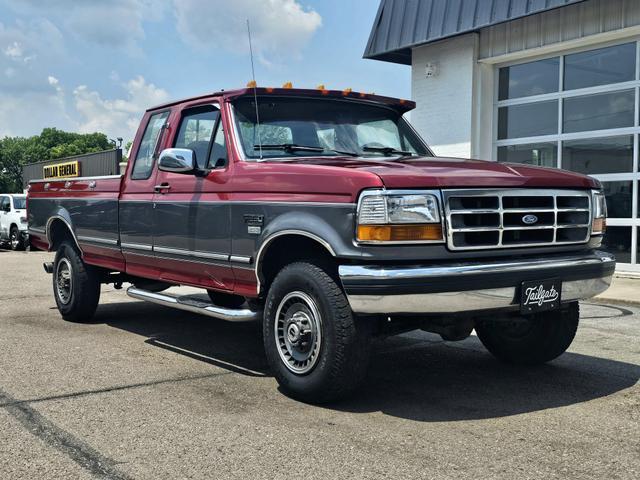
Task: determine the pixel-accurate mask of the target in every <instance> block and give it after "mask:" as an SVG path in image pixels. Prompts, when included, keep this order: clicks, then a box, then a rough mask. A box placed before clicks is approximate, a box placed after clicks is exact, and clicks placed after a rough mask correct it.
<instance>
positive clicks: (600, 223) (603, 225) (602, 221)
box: [591, 218, 607, 234]
mask: <svg viewBox="0 0 640 480" xmlns="http://www.w3.org/2000/svg"><path fill="white" fill-rule="evenodd" d="M606 230H607V219H606V218H594V219H593V223H592V224H591V231H592V232H594V233H595V234H600V233H604V232H605V231H606Z"/></svg>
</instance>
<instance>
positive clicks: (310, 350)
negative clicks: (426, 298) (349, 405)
mask: <svg viewBox="0 0 640 480" xmlns="http://www.w3.org/2000/svg"><path fill="white" fill-rule="evenodd" d="M263 336H264V347H265V352H266V356H267V360H268V362H269V365H270V366H271V369H272V370H273V372H274V375H275V378H276V380H277V381H278V383H279V384H280V386H281V388H282V390H283V391H284V392H285V393H287V394H288V395H290V396H292V397H294V398H297V399H300V400H303V401H307V402H312V403H324V402H329V401H332V400H337V399H338V398H342V397H344V396H346V395H348V394H349V393H351V392H352V391H353V390H354V389H355V388H357V387H358V386H359V384H360V383H361V382H362V380H363V379H364V377H365V374H366V371H367V366H368V363H369V353H370V344H371V333H370V329H369V328H368V324H367V323H365V322H362V321H358V319H357V318H355V317H354V316H353V314H352V312H351V309H350V307H349V304H348V302H347V299H346V297H345V296H344V293H343V292H342V290H341V289H340V287H339V286H338V284H337V283H336V281H335V280H334V279H333V278H332V277H331V275H329V273H328V272H327V271H326V270H324V269H322V268H320V267H318V266H316V265H313V264H310V263H302V262H300V263H293V264H290V265H287V266H286V267H284V268H283V269H282V270H281V271H280V273H278V275H277V276H276V278H275V280H274V281H273V284H272V285H271V288H270V289H269V293H268V295H267V300H266V307H265V312H264V324H263Z"/></svg>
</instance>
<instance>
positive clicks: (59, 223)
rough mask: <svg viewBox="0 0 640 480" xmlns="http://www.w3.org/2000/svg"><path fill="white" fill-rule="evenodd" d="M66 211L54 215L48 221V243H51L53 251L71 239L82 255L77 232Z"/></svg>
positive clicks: (50, 247) (46, 229)
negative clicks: (61, 243) (64, 241)
mask: <svg viewBox="0 0 640 480" xmlns="http://www.w3.org/2000/svg"><path fill="white" fill-rule="evenodd" d="M65 213H66V212H64V211H61V212H58V213H57V214H56V215H52V216H51V217H49V219H48V220H47V225H46V228H45V232H46V235H47V242H48V243H49V251H53V250H55V249H56V248H57V246H58V245H59V244H60V242H62V241H63V240H65V239H70V240H72V241H73V243H75V245H76V247H77V248H78V251H79V252H80V254H81V255H82V253H83V252H82V249H81V248H80V244H79V243H78V239H77V237H76V234H75V232H74V231H73V227H72V224H71V219H70V217H69V214H68V213H66V215H65Z"/></svg>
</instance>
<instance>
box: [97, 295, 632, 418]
mask: <svg viewBox="0 0 640 480" xmlns="http://www.w3.org/2000/svg"><path fill="white" fill-rule="evenodd" d="M96 321H97V322H100V323H106V324H108V325H111V326H113V327H115V328H119V329H123V330H126V331H128V332H132V333H135V334H138V335H141V336H143V337H147V340H145V341H146V342H147V343H149V344H150V345H154V346H158V347H161V348H165V349H167V350H170V351H173V352H176V353H179V354H183V355H186V356H189V357H190V358H194V359H196V360H200V361H203V362H207V363H210V364H212V365H216V366H218V367H221V368H225V369H228V370H230V371H234V372H237V373H241V374H245V375H253V376H268V375H269V368H268V366H267V363H266V359H265V357H264V353H263V348H262V329H261V326H260V324H258V323H249V324H232V323H227V322H223V321H216V320H214V319H208V318H206V317H201V316H199V315H195V314H189V313H185V312H180V311H177V310H172V309H169V308H164V307H160V306H157V305H152V304H146V303H144V302H127V303H114V304H104V305H101V306H100V307H99V309H98V312H97V315H96ZM578 335H580V333H578ZM639 379H640V366H638V365H634V364H629V363H624V362H619V361H615V360H609V359H605V358H598V357H594V356H589V355H582V354H577V353H566V354H564V355H563V356H562V357H560V358H559V359H557V360H555V361H554V362H551V363H550V364H547V365H543V366H539V367H514V366H508V365H504V364H502V363H499V362H498V361H496V360H495V359H494V358H493V357H492V356H491V355H489V354H488V353H487V352H486V351H485V350H484V349H483V347H482V345H481V344H480V342H479V341H478V339H477V338H476V337H470V338H468V339H467V340H465V341H463V342H455V343H454V342H442V341H441V340H440V338H439V337H438V336H436V335H431V334H426V333H424V334H423V333H418V334H412V335H409V336H397V337H391V338H388V339H386V340H383V341H380V342H378V343H377V344H376V346H375V349H374V353H373V356H372V359H371V365H370V368H369V375H368V378H367V380H366V382H365V384H364V386H363V387H362V389H361V390H360V391H359V392H358V393H357V394H356V395H355V396H354V397H352V398H351V399H348V400H346V401H342V402H339V403H336V404H333V405H325V406H324V408H328V409H332V410H338V411H347V412H353V413H366V412H383V413H385V414H388V415H391V416H396V417H400V418H405V419H410V420H416V421H424V422H435V421H460V420H472V419H487V418H497V417H505V416H509V415H517V414H520V413H527V412H534V411H540V410H545V409H549V408H557V407H562V406H567V405H573V404H578V403H582V402H587V401H589V400H593V399H597V398H600V397H605V396H607V395H611V394H613V393H615V392H618V391H621V390H624V389H626V388H629V387H632V386H633V385H635V384H636V383H637V382H638V380H639Z"/></svg>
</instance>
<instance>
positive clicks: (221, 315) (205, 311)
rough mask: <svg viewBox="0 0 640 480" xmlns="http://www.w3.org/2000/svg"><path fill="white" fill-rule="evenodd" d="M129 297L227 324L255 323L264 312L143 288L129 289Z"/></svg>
mask: <svg viewBox="0 0 640 480" xmlns="http://www.w3.org/2000/svg"><path fill="white" fill-rule="evenodd" d="M127 295H129V296H130V297H132V298H137V299H138V300H144V301H146V302H151V303H157V304H158V305H164V306H165V307H171V308H177V309H178V310H185V311H187V312H192V313H199V314H200V315H206V316H208V317H213V318H217V319H219V320H226V321H227V322H253V321H256V320H259V319H260V318H262V312H256V311H254V310H250V309H248V308H241V309H233V308H223V307H218V306H216V305H214V304H213V303H210V302H205V301H202V300H198V299H197V298H193V297H191V296H174V295H167V294H163V293H155V292H150V291H148V290H142V289H141V288H136V287H129V288H128V289H127Z"/></svg>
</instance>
